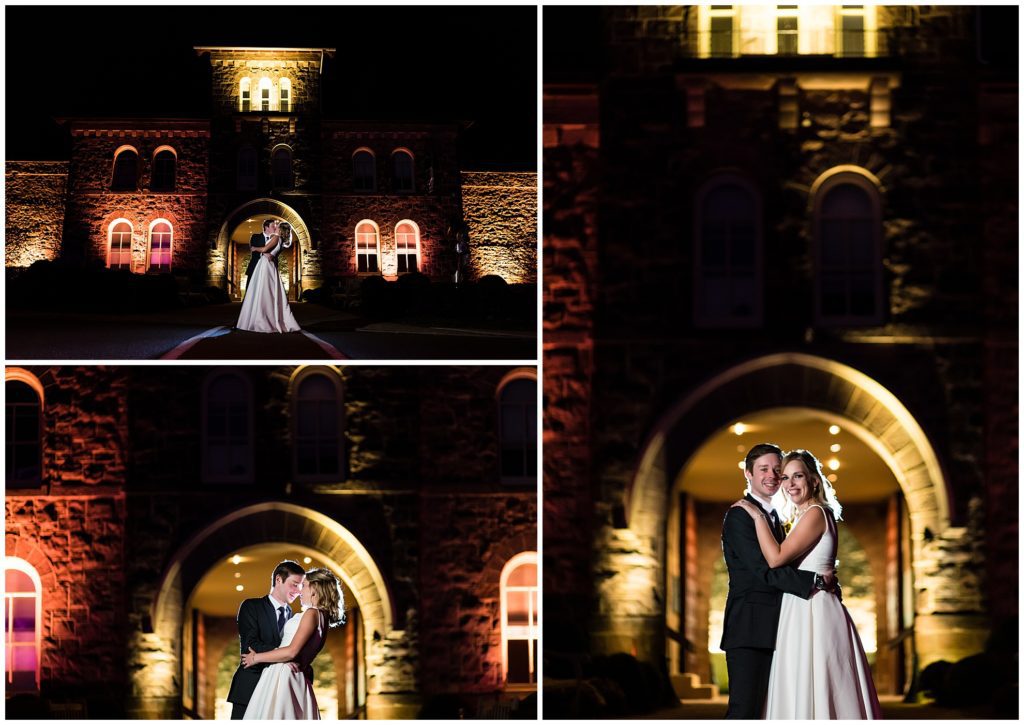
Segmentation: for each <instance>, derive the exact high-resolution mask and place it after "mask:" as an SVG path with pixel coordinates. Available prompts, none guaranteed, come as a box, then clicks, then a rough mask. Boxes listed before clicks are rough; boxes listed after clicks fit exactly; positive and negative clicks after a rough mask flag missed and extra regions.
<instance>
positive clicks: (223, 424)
mask: <svg viewBox="0 0 1024 725" xmlns="http://www.w3.org/2000/svg"><path fill="white" fill-rule="evenodd" d="M252 474H253V421H252V386H251V385H250V383H249V380H248V379H247V378H246V377H244V376H243V375H241V374H239V373H237V372H233V371H229V372H221V373H217V374H215V375H213V376H212V377H210V378H209V379H208V380H207V382H206V386H205V388H204V391H203V478H204V479H205V480H207V481H229V482H248V481H251V480H252Z"/></svg>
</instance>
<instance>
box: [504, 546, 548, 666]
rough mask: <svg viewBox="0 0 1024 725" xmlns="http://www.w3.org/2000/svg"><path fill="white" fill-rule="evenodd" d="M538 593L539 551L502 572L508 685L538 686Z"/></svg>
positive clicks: (523, 556) (512, 561)
mask: <svg viewBox="0 0 1024 725" xmlns="http://www.w3.org/2000/svg"><path fill="white" fill-rule="evenodd" d="M538 593H539V587H538V586H537V552H535V551H524V552H523V553H521V554H517V555H515V556H514V557H512V558H511V559H510V560H509V562H508V563H507V564H506V565H505V568H504V569H503V570H502V572H501V640H502V648H501V649H502V658H501V664H502V675H503V677H504V680H505V683H506V684H507V685H536V683H537V634H538V632H539V631H540V626H539V606H538V605H539V601H538V599H539V594H538Z"/></svg>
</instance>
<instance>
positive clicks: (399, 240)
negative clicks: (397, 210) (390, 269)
mask: <svg viewBox="0 0 1024 725" xmlns="http://www.w3.org/2000/svg"><path fill="white" fill-rule="evenodd" d="M395 253H396V254H397V255H398V273H399V274H405V273H406V272H418V271H419V269H420V228H419V227H418V226H417V225H416V223H415V222H411V221H409V220H408V219H405V220H404V221H400V222H398V226H396V227H395Z"/></svg>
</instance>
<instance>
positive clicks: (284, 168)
mask: <svg viewBox="0 0 1024 725" xmlns="http://www.w3.org/2000/svg"><path fill="white" fill-rule="evenodd" d="M271 167H272V171H273V173H274V188H275V189H291V188H292V187H293V186H295V175H294V174H293V173H292V150H291V149H290V148H288V147H287V146H278V147H277V148H276V149H274V155H273V156H272V157H271Z"/></svg>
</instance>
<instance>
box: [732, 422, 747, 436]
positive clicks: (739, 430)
mask: <svg viewBox="0 0 1024 725" xmlns="http://www.w3.org/2000/svg"><path fill="white" fill-rule="evenodd" d="M732 432H733V433H735V434H736V435H738V436H741V435H743V434H744V433H746V432H747V426H745V425H744V424H743V423H737V424H736V425H734V426H733V427H732Z"/></svg>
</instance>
